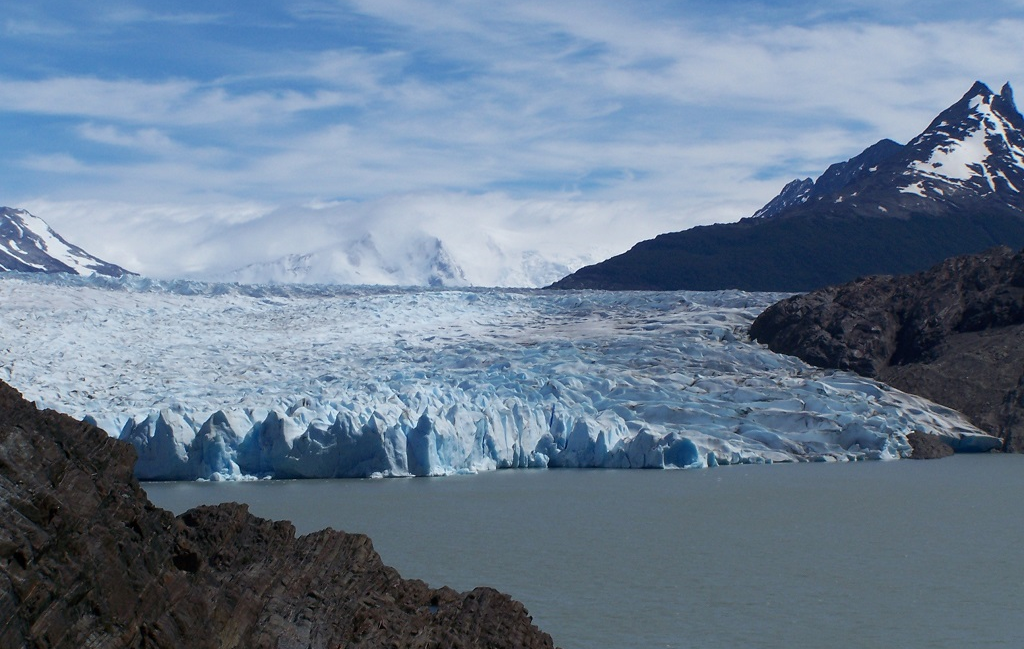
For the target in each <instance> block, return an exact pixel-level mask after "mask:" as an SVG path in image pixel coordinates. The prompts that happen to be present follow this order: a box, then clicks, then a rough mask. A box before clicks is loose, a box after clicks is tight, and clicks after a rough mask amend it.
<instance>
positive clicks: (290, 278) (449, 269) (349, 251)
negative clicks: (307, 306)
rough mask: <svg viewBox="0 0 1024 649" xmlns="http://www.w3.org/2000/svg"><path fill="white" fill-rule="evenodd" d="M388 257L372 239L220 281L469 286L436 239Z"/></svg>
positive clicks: (409, 243) (417, 241)
mask: <svg viewBox="0 0 1024 649" xmlns="http://www.w3.org/2000/svg"><path fill="white" fill-rule="evenodd" d="M402 244H403V245H401V246H399V247H400V248H401V249H400V250H398V251H396V252H395V253H393V256H392V255H388V254H382V253H381V251H380V250H379V249H378V247H377V245H376V243H375V241H374V238H373V235H372V234H370V233H367V234H365V235H364V236H361V237H359V238H357V239H354V240H352V241H348V242H345V243H343V244H341V245H337V246H333V247H329V248H325V249H322V250H317V251H314V252H310V253H306V254H292V255H286V256H284V257H281V258H279V259H276V260H274V261H270V262H264V263H257V264H249V265H248V266H244V267H242V268H239V269H238V270H235V271H232V272H230V273H228V274H227V275H225V276H223V277H221V278H220V279H223V280H227V281H232V282H241V283H248V284H267V283H269V284H383V285H400V286H435V287H437V286H468V285H469V281H468V280H467V279H466V273H465V271H464V270H463V269H462V268H461V267H460V266H459V264H458V262H456V261H455V259H454V258H453V256H452V254H451V253H450V252H449V251H448V249H447V248H445V246H444V244H443V243H442V242H441V240H440V239H438V238H437V237H430V236H418V237H417V236H412V237H410V238H408V239H406V240H403V241H402Z"/></svg>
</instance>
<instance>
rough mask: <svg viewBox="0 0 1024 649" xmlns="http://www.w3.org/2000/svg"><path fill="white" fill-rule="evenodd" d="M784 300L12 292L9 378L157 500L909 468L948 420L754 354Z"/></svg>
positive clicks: (203, 290)
mask: <svg viewBox="0 0 1024 649" xmlns="http://www.w3.org/2000/svg"><path fill="white" fill-rule="evenodd" d="M781 297H782V295H780V294H768V293H745V292H741V291H720V292H707V293H702V292H660V293H651V292H602V291H578V292H577V291H569V292H563V291H543V290H528V289H518V290H509V289H480V288H462V289H426V288H393V287H345V286H315V285H273V286H271V285H262V286H261V285H243V284H226V283H220V284H216V283H200V282H190V281H156V280H151V279H146V278H141V277H124V278H118V279H113V278H103V277H92V278H83V277H74V276H67V275H35V274H17V273H10V274H5V275H4V276H3V278H2V279H0V330H2V332H3V333H2V334H0V378H2V379H4V380H6V381H7V382H8V383H10V384H11V385H13V386H14V387H16V388H17V389H19V390H21V391H22V392H23V393H24V394H25V396H26V397H27V398H29V399H31V400H33V401H35V402H36V403H37V405H39V406H40V407H50V408H54V409H56V410H59V411H62V412H65V413H68V414H70V415H72V416H75V417H79V418H84V419H86V420H88V421H90V422H92V423H95V424H96V425H97V426H99V427H101V428H103V429H104V430H106V431H107V432H108V434H111V435H113V436H117V437H119V438H120V439H122V440H125V441H128V442H131V443H132V444H133V445H134V446H135V448H136V450H137V452H138V456H139V457H138V462H137V465H136V473H137V475H138V477H139V478H141V479H144V480H195V479H209V480H222V479H227V480H240V479H252V478H268V477H269V478H340V477H353V478H355V477H398V476H442V475H450V474H455V473H474V472H479V471H489V470H494V469H506V468H545V467H547V468H556V467H580V468H583V467H604V468H697V467H712V466H719V465H727V464H738V463H774V462H800V461H851V460H862V459H883V460H884V459H897V458H900V457H905V456H906V455H908V453H909V451H910V446H909V444H908V443H907V437H906V436H907V434H909V433H911V432H914V431H921V432H925V433H929V434H935V435H940V436H942V437H944V438H945V439H946V440H947V441H948V442H949V443H951V444H952V445H953V446H954V447H955V448H958V449H959V450H962V451H971V450H978V451H981V450H988V449H990V448H993V447H995V446H996V445H997V444H998V440H995V438H992V437H989V436H988V435H985V434H984V433H982V432H981V431H979V430H977V429H976V428H974V427H973V426H971V425H970V424H969V423H968V422H967V421H966V420H965V419H964V418H963V417H962V416H961V415H960V414H959V413H956V412H954V411H952V410H949V409H947V408H945V407H942V406H939V405H936V404H934V403H931V402H929V401H927V400H925V399H922V398H919V397H916V396H913V395H908V394H904V393H901V392H899V391H897V390H895V389H892V388H890V387H888V386H886V385H883V384H880V383H877V382H874V381H871V380H869V379H865V378H862V377H859V376H856V375H853V374H849V373H843V372H834V371H823V370H819V369H815V368H813V367H810V366H808V365H806V364H804V363H803V362H802V361H799V360H798V359H795V358H792V357H787V356H781V355H777V354H774V353H772V352H770V351H768V350H767V349H766V348H764V347H762V346H760V345H757V344H754V343H752V342H750V340H749V339H748V337H747V333H746V332H747V328H748V326H749V324H750V322H751V321H752V320H753V319H754V317H756V316H757V315H758V314H759V313H760V312H761V311H762V310H763V309H764V308H765V307H766V306H768V305H769V304H771V303H774V302H775V301H776V300H778V299H779V298H781Z"/></svg>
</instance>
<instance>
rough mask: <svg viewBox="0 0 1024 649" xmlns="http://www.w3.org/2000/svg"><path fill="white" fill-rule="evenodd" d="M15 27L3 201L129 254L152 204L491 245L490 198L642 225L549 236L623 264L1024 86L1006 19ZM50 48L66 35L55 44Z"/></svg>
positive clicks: (806, 14) (893, 12) (645, 17)
mask: <svg viewBox="0 0 1024 649" xmlns="http://www.w3.org/2000/svg"><path fill="white" fill-rule="evenodd" d="M33 7H34V8H31V9H30V8H25V9H24V11H21V12H19V13H17V14H12V17H11V18H10V19H9V20H8V21H7V22H6V23H5V33H6V34H8V35H9V36H10V37H11V38H13V39H15V40H16V41H17V46H19V47H20V48H22V49H21V50H20V55H19V58H17V59H14V60H12V61H11V62H8V63H6V64H4V65H2V66H0V112H2V113H4V114H6V115H7V116H10V117H11V118H12V119H10V120H5V122H0V133H3V132H4V131H5V130H7V134H8V136H9V137H8V138H7V141H10V142H12V143H14V142H16V143H18V144H12V145H11V147H12V148H11V149H9V150H8V151H7V156H6V159H5V160H3V161H0V171H2V172H3V174H0V175H2V176H4V177H6V178H8V179H9V180H8V181H7V182H8V185H9V186H10V187H17V190H16V191H14V193H13V195H12V196H10V197H8V198H5V199H4V200H3V201H2V202H15V203H25V202H26V201H31V202H34V203H33V204H36V205H45V206H48V207H52V208H53V209H55V210H57V211H58V212H59V213H60V215H59V216H58V219H60V220H64V221H65V222H66V223H68V224H69V225H67V226H66V227H70V228H72V229H74V226H72V225H70V224H71V222H72V221H73V220H74V219H73V214H72V212H73V210H69V209H67V207H66V206H68V205H82V206H86V207H83V208H82V214H83V215H85V214H88V218H89V219H93V220H94V219H98V218H100V216H99V215H100V213H101V211H102V210H101V208H99V207H97V206H102V205H110V206H111V207H110V210H111V212H112V213H121V211H122V208H121V207H118V206H123V205H133V206H135V207H134V208H133V209H134V210H135V213H137V214H142V215H146V216H145V217H144V218H143V217H140V218H143V221H145V220H146V219H153V220H154V223H155V224H154V225H152V226H150V225H146V226H143V225H141V223H142V222H140V221H137V220H131V221H128V222H125V221H123V220H120V219H112V220H104V224H105V228H121V229H122V234H121V235H119V236H117V237H108V240H109V241H115V240H119V241H124V242H125V245H126V246H128V247H131V245H130V243H128V242H130V241H131V240H132V237H138V238H139V239H140V240H143V239H144V240H146V241H148V242H152V241H154V240H155V239H154V238H153V237H152V236H150V235H152V233H153V232H156V231H159V230H160V227H161V226H159V224H158V223H157V222H159V220H160V219H161V218H163V217H161V216H160V214H162V213H164V212H167V214H168V216H167V217H166V218H167V219H168V220H169V221H170V222H174V219H175V218H176V217H175V216H174V214H175V213H176V212H175V210H173V209H170V208H169V207H168V206H172V205H179V204H180V205H186V206H188V209H189V210H191V211H195V212H199V213H204V214H207V215H208V218H207V219H206V220H207V221H208V222H211V223H217V224H221V225H223V224H224V223H227V222H232V221H233V220H235V219H236V218H237V216H234V215H237V214H239V213H245V214H250V215H251V214H252V210H253V208H252V205H254V204H257V205H260V206H261V207H260V209H261V210H264V212H265V213H280V212H281V211H284V212H287V211H288V210H289V209H292V210H295V214H296V215H297V216H296V217H295V218H296V219H300V218H301V219H309V220H313V221H316V220H317V219H318V218H319V217H320V216H323V214H326V212H316V213H315V214H316V215H314V213H313V212H310V211H308V210H307V211H303V210H302V209H300V208H297V207H294V206H299V205H303V204H308V203H309V202H310V201H316V200H319V201H325V202H331V201H337V200H340V201H343V203H342V204H344V205H346V206H348V207H346V208H344V209H341V208H338V209H336V210H334V211H332V212H330V214H331V215H332V216H331V218H332V219H337V218H341V216H339V215H340V214H342V213H344V214H345V215H347V216H345V217H344V218H345V219H354V218H356V217H355V216H351V215H353V214H358V215H362V218H366V219H385V220H386V217H385V216H384V214H385V212H386V210H384V209H383V208H382V207H381V206H384V205H401V206H402V209H408V210H412V209H413V207H412V206H411V203H410V201H413V200H419V201H424V202H426V203H429V204H430V205H431V210H432V211H433V212H436V213H437V214H443V213H445V210H444V209H443V208H442V207H440V206H441V205H442V204H444V203H445V201H448V202H449V203H450V207H451V209H450V210H449V211H448V212H449V213H450V214H452V215H457V214H465V213H466V212H465V210H467V209H475V210H493V211H494V213H495V215H493V216H492V217H481V219H480V222H481V223H484V224H488V225H487V227H491V228H499V226H498V225H497V223H498V222H499V221H500V220H501V218H504V217H503V216H500V215H507V214H511V213H514V212H515V211H516V209H518V208H514V207H512V206H511V203H507V202H504V201H511V202H513V203H515V204H516V205H519V206H520V207H522V209H524V210H526V209H527V206H533V207H536V208H537V209H539V210H548V212H549V214H550V217H551V219H552V223H554V222H555V221H557V219H565V220H567V222H572V221H571V218H570V216H569V215H570V214H587V215H588V218H593V219H596V220H601V219H605V218H606V217H607V218H611V216H608V215H614V214H616V213H618V214H621V215H622V218H624V219H629V220H630V221H627V222H632V223H633V224H634V226H635V223H636V221H637V220H638V219H640V220H643V221H644V224H643V227H630V228H617V227H611V226H609V227H602V228H583V230H584V231H585V232H584V233H582V234H576V235H575V236H570V235H568V234H566V232H567V230H559V229H558V228H555V227H554V226H549V231H550V233H554V232H556V231H557V232H559V233H561V234H558V235H557V236H565V237H566V241H565V242H564V244H560V245H565V246H572V245H578V246H580V247H581V248H597V247H600V246H606V245H609V244H608V243H607V241H609V240H611V239H612V238H614V237H620V239H616V240H615V241H614V244H611V245H614V246H619V247H628V245H629V244H631V243H633V242H634V241H635V240H636V239H637V238H640V237H641V236H650V235H653V234H656V233H657V232H659V231H665V230H669V229H682V228H685V227H687V226H689V225H691V224H696V223H704V222H708V221H712V220H733V219H737V218H740V217H743V216H746V215H748V214H750V213H751V212H753V211H754V210H755V209H756V208H757V207H759V206H760V205H761V204H763V203H764V202H766V201H767V200H768V199H770V198H771V196H772V195H773V194H774V192H775V191H777V190H778V189H779V188H780V187H781V185H782V183H784V182H786V181H788V180H790V179H791V178H794V177H797V176H800V177H804V176H809V175H816V174H817V173H820V172H821V171H822V170H823V169H824V168H825V167H826V166H827V165H828V164H829V163H831V162H834V161H836V160H838V159H842V158H845V157H849V156H852V155H854V154H856V153H858V152H859V151H860V150H862V149H863V148H865V147H866V146H868V145H870V144H872V143H873V142H875V141H877V140H878V139H881V138H883V137H891V138H894V139H898V140H908V139H909V138H911V137H912V136H913V135H915V134H916V133H917V132H919V131H920V130H921V129H923V128H924V127H925V126H926V125H927V123H928V122H929V121H930V119H931V118H932V117H933V116H934V115H935V114H936V113H937V112H938V111H939V110H941V109H942V108H944V107H945V106H946V105H948V104H950V103H952V102H953V101H955V100H956V99H957V98H958V97H959V96H960V95H961V94H962V93H963V92H964V91H966V90H967V88H968V87H969V86H970V84H971V83H972V82H973V81H974V80H975V79H979V78H980V79H983V80H989V81H991V82H992V83H994V84H1001V83H1002V82H1003V81H1006V80H1011V81H1012V80H1014V76H1015V75H1016V74H1018V73H1019V70H1021V69H1024V50H1021V48H1019V47H1018V45H1019V34H1020V33H1021V32H1022V31H1024V14H1022V11H1021V6H1020V3H1019V2H1011V1H1009V0H1007V1H1006V2H994V3H991V5H989V4H986V5H985V6H984V7H981V6H980V5H978V6H972V8H971V9H970V11H968V10H967V9H965V8H964V6H963V5H962V4H958V3H952V2H935V3H928V4H927V6H925V5H924V4H923V3H920V2H914V1H910V0H902V1H901V0H892V1H887V2H881V1H880V0H843V1H841V2H838V3H831V4H829V5H821V4H820V3H813V2H796V3H791V4H787V6H786V7H785V8H780V7H778V6H777V3H763V2H750V1H744V0H732V1H730V2H725V3H715V4H713V5H711V3H702V2H657V1H654V2H650V3H643V4H642V5H636V4H633V5H623V4H622V3H612V2H586V3H584V2H575V1H567V2H559V3H550V2H540V1H539V0H523V1H522V2H517V3H501V4H497V5H495V4H493V3H492V4H490V5H481V4H474V3H470V2H464V1H457V2H439V1H432V0H374V1H372V2H371V1H370V0H352V1H350V2H333V1H327V0H303V1H302V2H298V3H290V4H289V5H288V6H287V8H280V9H275V8H273V7H269V6H263V5H259V6H250V5H249V4H248V3H241V2H238V3H232V2H227V3H222V4H218V7H217V9H216V13H204V12H202V11H200V12H191V11H185V12H182V13H171V12H167V11H165V10H155V9H151V8H146V7H147V6H146V5H144V4H142V3H139V4H135V5H128V7H129V8H127V9H126V8H123V7H122V8H120V9H117V10H105V9H102V8H100V7H96V8H84V9H79V10H78V11H77V13H72V14H70V15H68V16H61V14H60V13H59V12H56V11H54V10H53V8H52V7H51V6H50V5H49V4H47V3H46V2H42V3H41V4H39V5H38V6H36V5H33ZM131 7H134V8H131ZM47 29H51V30H52V29H69V30H70V31H68V32H67V34H68V35H69V36H68V37H67V38H66V39H63V40H62V41H61V42H60V43H59V48H54V47H53V46H44V45H41V43H42V41H43V40H44V39H39V38H38V35H39V34H41V33H42V32H43V31H45V30H47ZM100 29H103V30H104V31H103V38H102V39H98V38H96V37H95V36H90V37H87V36H82V37H81V38H82V39H83V40H82V41H81V44H77V43H78V41H77V40H76V38H77V37H76V36H75V34H77V33H83V34H93V35H95V34H96V33H97V30H100ZM26 129H30V131H29V132H31V133H32V135H33V136H32V137H26V136H25V135H24V134H25V132H26ZM13 179H16V182H15V180H13ZM0 188H2V187H0ZM467 196H469V197H472V196H476V197H488V198H487V199H486V200H484V199H483V198H480V199H479V200H470V199H467V198H466V197H467ZM396 197H401V198H400V200H399V199H396ZM428 197H429V198H428ZM495 197H504V198H503V199H501V200H498V199H497V198H495ZM206 204H209V205H215V206H216V207H215V208H212V207H211V208H209V209H207V208H206V207H205V205H206ZM359 204H365V205H366V206H373V207H367V208H366V209H362V210H357V209H355V208H353V207H352V206H353V205H359ZM232 205H238V206H240V207H239V209H237V210H235V209H234V208H232V207H231V206H232ZM54 206H64V207H59V208H58V207H54ZM287 206H293V207H291V208H289V207H287ZM467 206H470V207H467ZM530 209H533V208H532V207H531V208H530ZM43 216H46V215H45V214H44V215H43ZM499 217H500V218H499ZM83 218H86V217H84V216H83ZM440 218H441V217H437V219H435V224H436V225H437V227H439V228H442V229H446V230H448V231H451V232H453V233H457V232H458V231H459V229H460V228H461V225H458V224H459V223H460V221H458V220H456V219H455V217H454V216H452V217H451V219H450V221H448V222H442V220H439V219H440ZM345 222H346V223H349V224H350V225H351V224H352V223H354V221H351V220H348V221H345ZM602 222H603V221H602ZM147 228H151V229H147ZM79 229H80V230H81V231H82V233H83V235H84V236H86V237H88V236H90V234H89V232H90V231H93V230H95V228H89V227H81V228H79ZM190 232H192V236H199V234H200V231H199V230H195V231H191V230H190ZM133 233H134V234H133ZM147 233H148V234H147ZM612 233H616V234H612ZM207 234H208V233H207ZM91 236H96V235H91ZM451 236H455V234H452V235H451ZM551 236H555V235H554V234H552V235H551ZM602 237H605V238H604V239H602ZM631 237H632V238H633V241H625V240H624V239H630V238H631ZM623 238H624V239H623ZM159 240H160V241H162V242H165V243H162V244H160V245H163V246H165V247H166V248H167V250H168V252H167V253H166V254H163V253H160V254H157V252H156V251H155V250H152V251H151V252H150V257H149V260H148V261H144V260H143V264H144V267H145V268H152V269H154V272H158V273H160V274H168V273H173V272H174V269H175V265H174V264H175V263H176V262H175V259H177V260H180V262H177V263H181V264H182V266H181V268H182V269H184V268H186V267H187V268H189V269H193V270H194V269H195V268H198V267H199V266H201V265H202V263H206V262H201V261H200V258H199V257H197V256H194V255H191V253H188V254H186V253H184V252H183V251H181V250H178V249H176V248H174V246H175V245H186V244H185V243H184V240H179V238H175V237H171V238H169V239H164V238H160V239H159ZM175 242H177V243H175ZM83 244H93V242H92V241H89V240H84V241H83ZM188 246H191V247H192V248H194V249H199V248H201V247H202V246H199V245H198V244H197V242H196V241H192V242H191V243H189V244H188ZM132 254H136V253H132ZM190 255H191V256H190ZM111 256H112V257H114V258H115V259H116V256H114V255H111ZM215 256H216V255H213V256H211V257H210V258H209V259H213V258H214V257H215ZM232 259H233V260H235V261H241V260H240V259H234V258H232ZM157 260H159V261H157ZM209 263H212V262H209ZM189 272H192V271H191V270H190V271H189Z"/></svg>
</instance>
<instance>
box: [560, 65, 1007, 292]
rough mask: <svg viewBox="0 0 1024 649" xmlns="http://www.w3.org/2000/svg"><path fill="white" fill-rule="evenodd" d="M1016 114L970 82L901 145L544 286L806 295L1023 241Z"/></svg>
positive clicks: (1002, 99)
mask: <svg viewBox="0 0 1024 649" xmlns="http://www.w3.org/2000/svg"><path fill="white" fill-rule="evenodd" d="M1022 192H1024V118H1022V117H1021V114H1020V113H1019V112H1018V111H1017V108H1016V106H1015V104H1014V100H1013V91H1012V90H1011V88H1010V86H1009V84H1006V85H1004V86H1003V88H1002V89H1001V91H1000V92H999V93H998V94H997V93H994V92H993V91H992V90H991V89H989V87H988V86H986V85H985V84H983V83H981V82H980V81H979V82H976V83H975V84H974V85H973V86H972V87H971V89H970V90H969V91H968V92H967V93H966V94H965V95H964V96H963V97H962V98H961V99H960V100H959V101H958V102H956V103H955V104H953V105H952V106H950V107H949V108H947V109H946V110H944V111H943V112H942V113H940V114H939V115H938V117H936V118H935V119H934V120H933V121H932V123H931V124H930V125H929V126H928V128H927V129H926V130H925V131H924V132H922V133H921V134H920V135H918V136H917V137H916V138H914V139H913V140H912V141H911V142H909V143H908V144H906V145H900V144H898V143H896V142H893V141H892V140H882V141H880V142H878V143H876V144H874V145H872V146H871V147H869V148H867V149H866V150H864V151H863V152H862V153H861V154H859V155H857V156H855V157H854V158H851V159H850V160H847V161H846V162H841V163H837V164H834V165H832V166H831V167H829V168H828V169H827V170H826V171H825V172H824V173H823V174H822V175H821V176H820V177H818V179H817V180H814V181H812V180H811V179H809V178H807V179H803V180H800V179H798V180H794V181H793V182H791V183H789V184H787V185H786V186H785V188H783V190H782V192H781V193H780V194H779V195H778V196H776V197H775V198H773V199H772V200H771V201H769V202H768V203H767V204H766V205H765V206H764V207H763V208H761V209H760V210H758V211H757V212H756V213H755V214H754V215H753V216H751V217H749V218H746V219H743V220H741V221H739V222H736V223H725V224H716V225H709V226H701V227H696V228H692V229H690V230H685V231H683V232H675V233H670V234H663V235H661V236H658V237H656V238H654V239H651V240H648V241H643V242H641V243H638V244H637V245H636V246H634V247H633V248H632V249H631V250H629V251H627V252H626V253H623V254H621V255H619V256H617V257H613V258H611V259H608V260H606V261H604V262H601V263H599V264H596V265H593V266H587V267H584V268H582V269H580V270H578V271H577V272H575V273H573V274H572V275H569V276H567V277H565V278H563V279H561V280H559V281H558V282H556V283H555V284H553V285H552V288H563V289H573V288H601V289H648V290H650V289H653V290H677V289H694V290H716V289H723V288H739V289H744V290H757V291H806V290H811V289H815V288H818V287H821V286H826V285H829V284H837V283H842V282H846V281H849V280H852V279H854V278H856V277H860V276H863V275H870V274H878V273H890V274H897V273H910V272H916V271H919V270H923V269H925V268H928V267H929V266H931V265H933V264H935V263H938V262H939V261H941V260H943V259H946V258H948V257H951V256H955V255H960V254H967V253H976V252H980V251H982V250H985V249H988V248H990V247H992V246H995V245H1000V244H1003V245H1008V246H1011V247H1014V248H1020V247H1022V246H1024V193H1022Z"/></svg>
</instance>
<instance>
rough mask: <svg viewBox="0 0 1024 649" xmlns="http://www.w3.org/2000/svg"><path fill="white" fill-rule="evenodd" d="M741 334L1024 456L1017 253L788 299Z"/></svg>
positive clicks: (1022, 259)
mask: <svg viewBox="0 0 1024 649" xmlns="http://www.w3.org/2000/svg"><path fill="white" fill-rule="evenodd" d="M750 336H751V338H753V339H755V340H757V341H758V342H762V343H765V344H767V345H768V348H769V349H771V350H772V351H775V352H779V353H782V354H790V355H793V356H797V357H799V358H801V359H803V360H805V361H807V362H808V363H811V364H813V365H817V366H819V367H826V368H836V369H842V370H851V371H853V372H857V373H858V374H861V375H863V376H869V377H873V378H876V379H878V380H881V381H884V382H886V383H888V384H890V385H892V386H893V387H896V388H898V389H900V390H903V391H904V392H911V393H914V394H919V395H921V396H924V397H926V398H928V399H931V400H932V401H935V402H937V403H941V404H943V405H946V406H949V407H951V408H954V409H956V410H959V411H961V412H963V413H964V414H965V415H967V417H968V419H970V420H971V422H972V423H974V424H975V425H976V426H978V427H979V428H981V429H982V430H985V431H986V432H989V433H991V434H994V435H998V436H999V437H1001V438H1002V439H1003V440H1004V450H1007V451H1014V452H1022V451H1024V252H1021V253H1014V251H1013V250H1011V249H1010V248H1006V247H1000V248H993V249H991V250H988V251H986V252H984V253H982V254H978V255H967V256H963V257H955V258H952V259H948V260H946V261H945V262H943V263H941V264H939V265H938V266H935V267H934V268H932V269H930V270H928V271H925V272H922V273H918V274H916V275H909V276H904V277H891V276H876V277H868V278H863V279H858V280H856V281H854V282H851V283H849V284H844V285H842V286H834V287H829V288H825V289H820V290H817V291H814V292H811V293H807V294H804V295H797V296H794V297H791V298H789V299H786V300H783V301H782V302H779V303H778V304H775V305H773V306H771V307H769V308H768V309H766V310H765V311H764V313H762V314H761V315H760V316H759V317H758V318H757V319H756V320H755V321H754V323H753V324H752V325H751V327H750Z"/></svg>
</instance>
